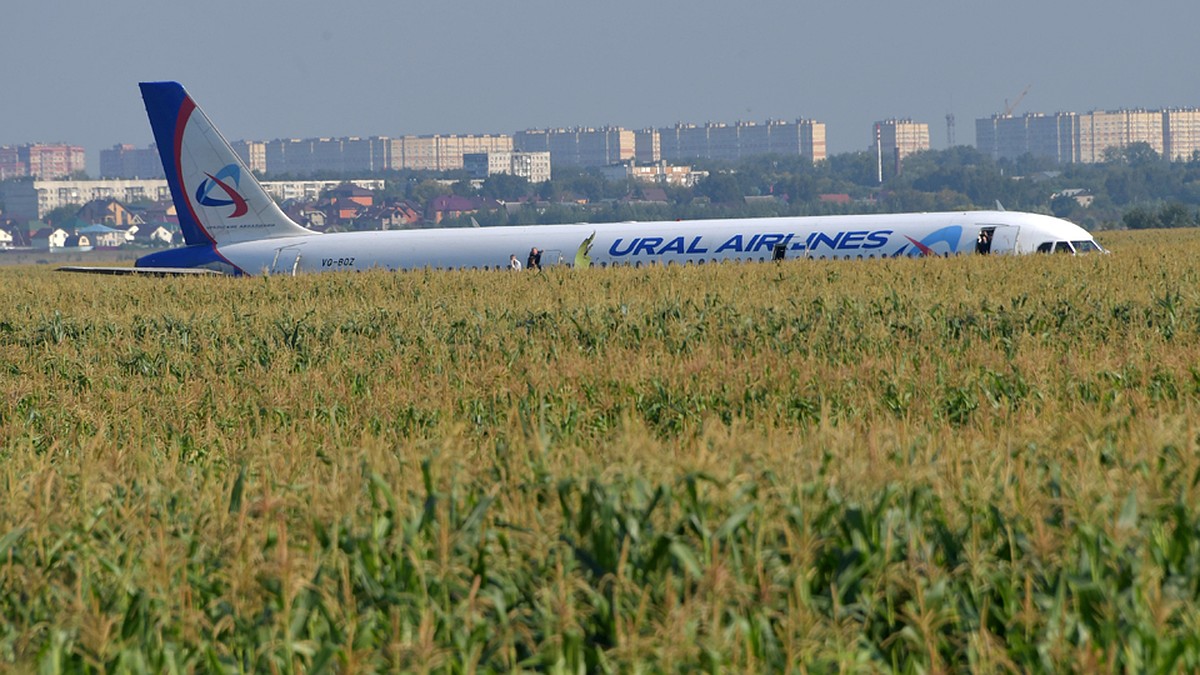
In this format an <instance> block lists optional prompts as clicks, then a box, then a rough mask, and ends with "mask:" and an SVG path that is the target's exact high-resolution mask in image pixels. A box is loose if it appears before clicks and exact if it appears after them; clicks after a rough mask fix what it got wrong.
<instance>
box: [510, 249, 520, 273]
mask: <svg viewBox="0 0 1200 675" xmlns="http://www.w3.org/2000/svg"><path fill="white" fill-rule="evenodd" d="M508 269H510V270H512V271H514V272H520V271H521V261H520V260H517V254H516V253H513V254H512V255H510V256H508Z"/></svg>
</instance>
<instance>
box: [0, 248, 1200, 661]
mask: <svg viewBox="0 0 1200 675" xmlns="http://www.w3.org/2000/svg"><path fill="white" fill-rule="evenodd" d="M1171 237H1172V239H1171V240H1170V241H1171V243H1172V245H1171V246H1169V247H1168V246H1166V245H1164V243H1163V242H1164V241H1165V240H1164V239H1162V238H1161V235H1160V234H1157V233H1141V234H1139V235H1129V234H1124V235H1122V234H1113V235H1111V236H1110V237H1108V238H1107V239H1106V240H1104V242H1103V243H1105V245H1107V246H1109V247H1111V248H1112V249H1114V251H1115V253H1113V254H1112V255H1107V256H1088V257H1080V258H1069V257H1050V256H1032V257H1024V258H1000V257H995V258H978V257H964V258H950V259H930V260H908V259H902V260H887V261H868V262H844V261H843V262H825V261H786V262H783V263H779V264H750V265H739V264H724V265H715V266H714V265H709V266H703V267H694V268H693V267H685V268H680V267H669V268H643V269H630V268H622V269H615V268H614V269H586V270H573V271H572V270H559V269H550V270H547V271H545V272H542V273H517V274H513V273H500V272H470V271H463V272H415V273H394V274H393V273H382V272H381V273H375V272H371V273H361V274H331V275H315V276H310V277H296V278H264V277H252V278H241V279H231V278H178V279H143V278H133V277H113V278H108V277H91V276H76V275H64V274H55V273H53V272H50V271H48V270H46V269H44V268H37V267H6V268H0V287H2V288H4V293H3V307H4V309H3V310H0V667H2V668H4V669H9V670H18V671H35V670H39V671H43V672H192V671H203V672H282V673H290V672H373V671H392V672H451V673H475V672H494V671H502V672H508V671H521V670H536V671H550V672H610V671H611V672H631V671H632V672H694V671H706V672H729V671H733V672H745V671H793V672H817V673H821V672H841V671H893V670H894V671H901V672H948V671H983V672H1008V671H1014V672H1025V671H1040V672H1057V671H1063V670H1074V671H1095V670H1106V671H1108V670H1123V671H1139V672H1146V671H1152V672H1163V671H1168V672H1173V671H1194V670H1197V669H1200V487H1198V486H1200V454H1198V450H1200V423H1198V422H1197V418H1198V414H1200V266H1198V264H1197V262H1196V261H1197V260H1200V233H1184V234H1174V233H1173V234H1172V235H1171Z"/></svg>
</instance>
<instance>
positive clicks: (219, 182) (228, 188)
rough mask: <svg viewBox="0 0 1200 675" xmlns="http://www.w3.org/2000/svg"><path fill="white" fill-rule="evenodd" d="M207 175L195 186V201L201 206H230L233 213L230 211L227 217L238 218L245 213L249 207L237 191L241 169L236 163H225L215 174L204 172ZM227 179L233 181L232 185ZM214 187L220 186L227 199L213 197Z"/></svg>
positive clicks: (239, 185)
mask: <svg viewBox="0 0 1200 675" xmlns="http://www.w3.org/2000/svg"><path fill="white" fill-rule="evenodd" d="M204 175H205V176H208V178H207V179H206V180H203V181H200V187H198V188H196V201H197V202H199V203H200V204H201V205H202V206H212V207H219V206H232V207H233V213H230V214H229V215H228V216H226V217H228V218H239V217H241V216H244V215H246V212H247V211H248V210H249V207H248V206H247V205H246V200H245V198H243V197H242V195H241V194H240V193H239V192H238V191H237V188H239V187H241V182H242V171H241V169H240V168H239V167H238V165H237V164H226V165H225V167H224V168H222V169H221V170H220V171H218V172H217V175H215V176H214V175H212V174H211V173H205V174H204ZM227 180H231V181H233V185H230V184H229V183H227V182H226V181H227ZM214 188H220V189H221V191H222V192H224V193H225V195H226V197H228V198H227V199H222V198H220V197H213V196H212V192H213V189H214Z"/></svg>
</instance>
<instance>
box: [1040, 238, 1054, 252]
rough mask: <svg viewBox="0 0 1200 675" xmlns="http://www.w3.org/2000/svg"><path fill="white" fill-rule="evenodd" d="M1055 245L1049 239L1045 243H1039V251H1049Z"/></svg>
mask: <svg viewBox="0 0 1200 675" xmlns="http://www.w3.org/2000/svg"><path fill="white" fill-rule="evenodd" d="M1053 247H1054V243H1053V242H1049V241H1048V242H1045V243H1043V244H1038V247H1037V252H1038V253H1049V252H1050V249H1052V248H1053Z"/></svg>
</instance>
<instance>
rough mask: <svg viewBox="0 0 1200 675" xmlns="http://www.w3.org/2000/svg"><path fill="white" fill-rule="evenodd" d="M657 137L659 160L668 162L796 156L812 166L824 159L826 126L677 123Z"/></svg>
mask: <svg viewBox="0 0 1200 675" xmlns="http://www.w3.org/2000/svg"><path fill="white" fill-rule="evenodd" d="M658 136H659V143H660V146H661V148H662V152H661V158H662V159H664V160H667V161H679V160H689V159H718V160H725V161H736V160H739V159H742V158H745V157H753V156H755V155H786V156H797V155H798V156H800V157H807V158H809V159H811V160H812V161H813V162H819V161H822V160H824V159H825V158H826V146H825V124H824V123H822V122H816V121H814V120H805V119H798V120H795V121H794V122H785V121H781V120H767V121H766V122H763V123H758V122H737V123H735V124H726V123H724V122H710V123H708V124H703V125H697V124H683V123H680V124H676V125H675V126H673V127H664V128H661V129H659V130H658Z"/></svg>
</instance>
